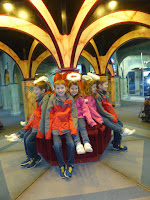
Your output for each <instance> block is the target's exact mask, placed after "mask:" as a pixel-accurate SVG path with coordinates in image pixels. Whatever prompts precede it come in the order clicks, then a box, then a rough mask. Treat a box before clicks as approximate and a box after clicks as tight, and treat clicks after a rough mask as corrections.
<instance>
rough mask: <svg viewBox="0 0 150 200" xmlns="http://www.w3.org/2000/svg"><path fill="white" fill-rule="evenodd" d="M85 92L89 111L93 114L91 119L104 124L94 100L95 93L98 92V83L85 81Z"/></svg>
mask: <svg viewBox="0 0 150 200" xmlns="http://www.w3.org/2000/svg"><path fill="white" fill-rule="evenodd" d="M84 92H85V95H86V96H85V99H87V105H88V108H89V111H90V113H91V117H92V118H93V119H94V120H95V121H96V122H97V123H99V124H100V125H102V124H103V119H102V117H101V116H100V114H99V113H98V110H97V107H96V101H95V98H94V95H95V92H96V81H94V80H87V81H84Z"/></svg>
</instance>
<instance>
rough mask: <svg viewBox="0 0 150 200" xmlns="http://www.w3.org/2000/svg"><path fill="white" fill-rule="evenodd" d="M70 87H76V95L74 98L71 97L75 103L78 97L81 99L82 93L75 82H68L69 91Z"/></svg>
mask: <svg viewBox="0 0 150 200" xmlns="http://www.w3.org/2000/svg"><path fill="white" fill-rule="evenodd" d="M72 85H77V86H78V94H76V96H75V97H73V98H74V100H75V101H76V100H77V99H78V98H79V97H82V96H83V93H82V91H81V88H80V85H79V83H78V82H77V81H70V82H69V83H68V89H70V88H71V86H72Z"/></svg>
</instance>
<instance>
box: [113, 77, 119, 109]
mask: <svg viewBox="0 0 150 200" xmlns="http://www.w3.org/2000/svg"><path fill="white" fill-rule="evenodd" d="M114 85H115V107H120V106H121V104H120V84H119V77H118V76H115V77H114Z"/></svg>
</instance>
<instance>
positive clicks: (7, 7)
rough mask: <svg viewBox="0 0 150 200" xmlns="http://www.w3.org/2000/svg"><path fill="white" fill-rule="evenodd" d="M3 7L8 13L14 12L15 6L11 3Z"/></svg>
mask: <svg viewBox="0 0 150 200" xmlns="http://www.w3.org/2000/svg"><path fill="white" fill-rule="evenodd" d="M3 7H4V8H5V9H6V10H7V11H12V10H13V5H12V4H11V3H4V4H3Z"/></svg>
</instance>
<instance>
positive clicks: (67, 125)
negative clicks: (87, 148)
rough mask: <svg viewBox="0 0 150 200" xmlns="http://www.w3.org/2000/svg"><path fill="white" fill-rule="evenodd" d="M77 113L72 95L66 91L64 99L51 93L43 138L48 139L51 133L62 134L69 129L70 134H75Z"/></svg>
mask: <svg viewBox="0 0 150 200" xmlns="http://www.w3.org/2000/svg"><path fill="white" fill-rule="evenodd" d="M77 127H78V114H77V108H76V105H75V102H74V99H73V97H71V95H70V94H68V93H66V101H65V102H63V101H61V100H60V99H59V97H58V96H57V94H52V95H51V97H50V99H49V102H48V106H47V110H46V117H45V138H46V139H50V138H51V134H52V133H53V134H60V135H63V134H65V133H67V132H68V131H70V133H71V135H76V134H77Z"/></svg>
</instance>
